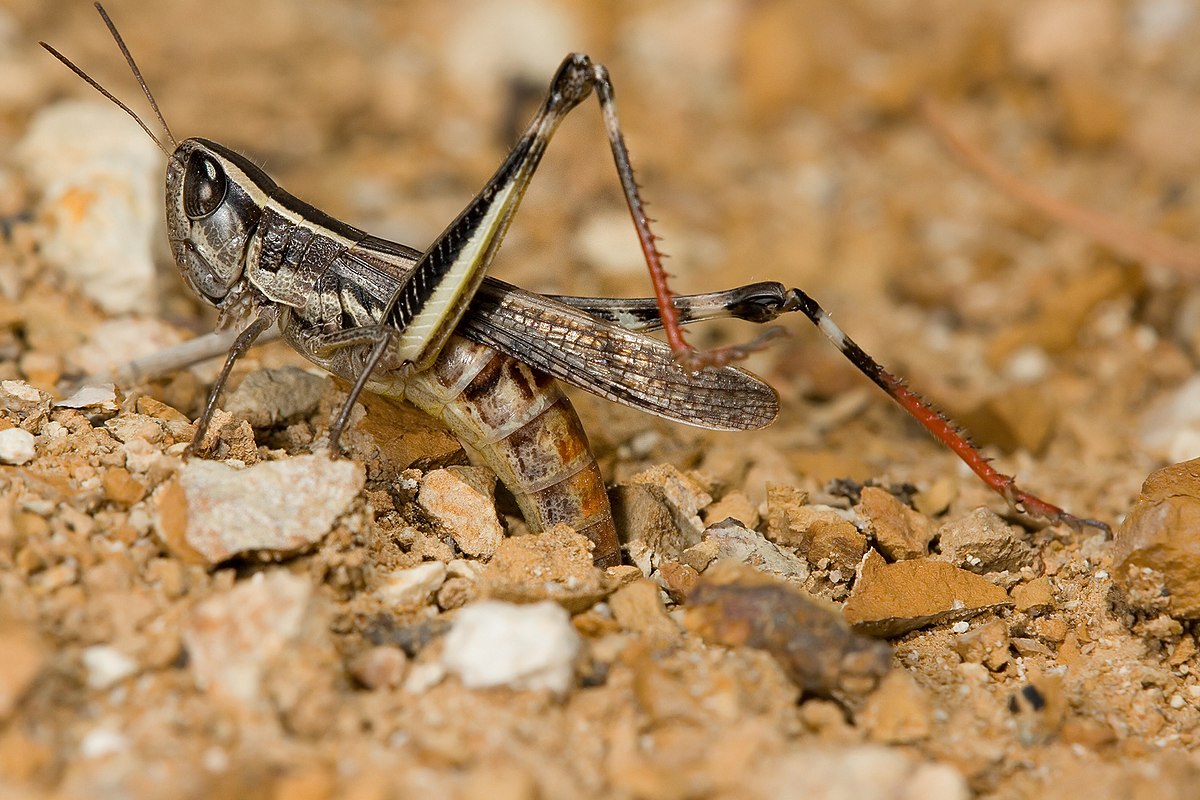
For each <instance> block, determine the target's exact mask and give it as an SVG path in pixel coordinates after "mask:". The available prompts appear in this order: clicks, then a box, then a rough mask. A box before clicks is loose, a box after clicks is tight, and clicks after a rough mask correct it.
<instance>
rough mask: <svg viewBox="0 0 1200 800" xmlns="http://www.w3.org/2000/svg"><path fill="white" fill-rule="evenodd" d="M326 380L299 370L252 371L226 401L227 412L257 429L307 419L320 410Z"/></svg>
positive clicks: (287, 368) (292, 368)
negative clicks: (301, 418)
mask: <svg viewBox="0 0 1200 800" xmlns="http://www.w3.org/2000/svg"><path fill="white" fill-rule="evenodd" d="M325 384H326V379H325V378H323V377H321V376H320V375H314V374H312V373H311V372H308V371H306V370H303V369H300V368H299V367H282V368H280V369H260V370H257V371H255V372H251V373H250V374H249V375H247V376H246V377H245V378H243V379H242V382H241V383H240V384H238V387H237V388H236V389H234V390H233V392H232V393H231V394H230V395H229V398H228V399H227V400H226V401H225V403H224V407H225V410H226V411H228V412H229V413H231V414H233V415H235V416H238V417H241V418H242V419H244V420H246V421H247V422H249V423H250V424H251V425H253V426H254V427H256V428H268V427H271V426H272V425H279V424H281V423H283V422H287V421H289V420H293V419H298V418H300V417H304V416H307V415H308V414H311V413H312V412H313V411H315V410H316V409H317V405H318V404H319V403H320V402H321V395H322V394H323V393H324V392H325Z"/></svg>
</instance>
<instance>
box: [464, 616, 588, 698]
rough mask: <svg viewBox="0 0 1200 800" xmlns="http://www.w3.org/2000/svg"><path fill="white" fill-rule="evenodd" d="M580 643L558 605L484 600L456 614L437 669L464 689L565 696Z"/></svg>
mask: <svg viewBox="0 0 1200 800" xmlns="http://www.w3.org/2000/svg"><path fill="white" fill-rule="evenodd" d="M580 647H581V643H580V638H579V634H577V633H576V632H575V629H574V628H573V627H571V618H570V615H568V614H567V612H566V611H565V610H564V609H563V608H562V607H561V606H559V605H558V604H557V603H551V602H541V603H534V604H532V605H516V604H513V603H505V602H499V601H495V600H485V601H483V602H479V603H474V604H472V605H469V606H467V607H465V608H463V609H461V610H460V611H459V612H458V615H457V616H456V617H455V619H454V624H453V626H452V627H451V629H450V632H449V633H448V634H446V639H445V644H444V647H443V649H442V658H441V663H442V665H443V666H444V667H445V669H446V671H447V672H449V673H451V674H453V675H457V676H458V677H459V679H460V680H461V681H462V682H463V685H464V686H466V687H468V688H488V687H494V686H507V687H510V688H513V689H528V690H535V691H536V690H548V691H550V692H553V693H555V694H559V695H562V694H566V692H567V691H568V690H569V689H570V688H571V686H572V685H573V683H574V674H575V660H576V658H577V657H578V655H579V652H580Z"/></svg>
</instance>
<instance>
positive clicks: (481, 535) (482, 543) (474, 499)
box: [417, 467, 504, 559]
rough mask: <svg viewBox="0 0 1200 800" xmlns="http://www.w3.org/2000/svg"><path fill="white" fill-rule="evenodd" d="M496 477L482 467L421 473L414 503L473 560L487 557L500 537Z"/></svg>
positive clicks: (493, 551)
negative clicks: (421, 477)
mask: <svg viewBox="0 0 1200 800" xmlns="http://www.w3.org/2000/svg"><path fill="white" fill-rule="evenodd" d="M495 492H496V476H495V474H494V473H493V472H492V471H491V470H489V469H487V468H485V467H447V468H446V469H435V470H432V471H431V472H428V473H426V474H425V478H424V479H423V480H422V481H421V489H420V492H419V493H418V494H417V502H418V503H420V505H421V508H423V509H425V513H427V514H428V515H429V516H430V517H432V518H433V519H434V521H435V522H436V523H437V524H438V525H439V526H440V527H441V528H442V529H443V530H444V531H445V532H446V533H447V534H449V535H450V536H451V537H452V538H453V539H454V541H455V542H456V543H457V544H458V547H459V549H461V550H462V551H463V552H464V553H466V554H467V555H469V556H473V557H475V558H484V559H487V558H491V557H492V555H493V554H494V553H495V552H496V548H497V547H498V546H499V545H500V540H501V539H503V538H504V529H503V528H502V527H500V519H499V517H498V516H497V515H496V501H495Z"/></svg>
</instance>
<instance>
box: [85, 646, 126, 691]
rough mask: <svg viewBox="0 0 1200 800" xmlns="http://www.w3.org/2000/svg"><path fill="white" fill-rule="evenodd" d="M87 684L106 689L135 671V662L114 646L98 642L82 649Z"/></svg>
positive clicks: (94, 687)
mask: <svg viewBox="0 0 1200 800" xmlns="http://www.w3.org/2000/svg"><path fill="white" fill-rule="evenodd" d="M83 666H84V667H85V668H86V669H87V682H88V686H90V687H92V688H93V689H107V688H108V687H109V686H112V685H113V684H114V683H118V682H119V681H122V680H124V679H125V678H128V677H129V676H130V675H132V674H133V673H134V672H136V671H137V662H136V661H134V660H133V659H132V658H130V657H129V656H127V655H125V654H124V653H122V652H121V651H120V650H118V649H116V648H115V647H111V646H109V645H106V644H98V645H94V646H92V647H89V648H87V649H85V650H84V651H83Z"/></svg>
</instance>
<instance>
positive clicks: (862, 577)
mask: <svg viewBox="0 0 1200 800" xmlns="http://www.w3.org/2000/svg"><path fill="white" fill-rule="evenodd" d="M1009 604H1010V601H1009V599H1008V594H1007V593H1006V592H1005V591H1004V590H1003V589H1002V588H1000V587H999V586H996V585H995V584H993V583H991V582H989V581H988V580H986V579H984V578H981V577H980V576H978V575H976V574H974V573H971V572H967V571H966V570H962V569H958V568H957V567H952V566H950V565H949V564H945V563H942V562H939V561H931V560H929V559H923V558H921V559H912V560H910V561H897V562H896V563H894V564H888V563H887V562H885V561H884V560H883V556H881V555H879V554H878V553H876V552H874V551H871V552H870V553H868V554H867V557H866V559H865V560H864V561H863V565H862V569H861V570H860V574H859V576H858V580H857V581H856V582H855V584H854V590H853V591H852V592H851V593H850V599H849V600H847V601H846V607H845V610H844V613H845V615H846V620H847V621H848V622H849V623H850V624H851V625H852V626H853V627H854V629H855V630H857V631H862V632H865V633H870V634H872V635H874V636H888V637H891V636H900V635H901V634H904V633H907V632H908V631H912V630H916V629H917V628H921V627H924V626H926V625H935V624H940V623H944V622H953V621H956V620H960V619H966V618H968V617H972V616H974V615H976V614H979V613H980V612H983V611H986V610H988V609H992V608H999V607H1001V606H1006V605H1009Z"/></svg>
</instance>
